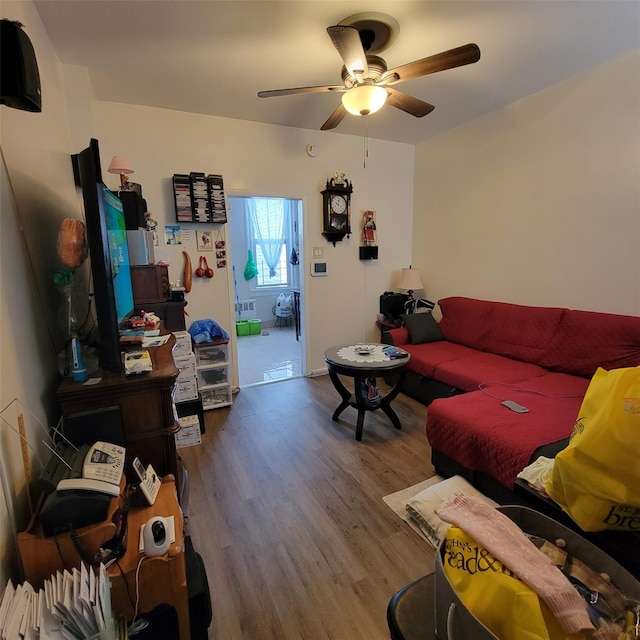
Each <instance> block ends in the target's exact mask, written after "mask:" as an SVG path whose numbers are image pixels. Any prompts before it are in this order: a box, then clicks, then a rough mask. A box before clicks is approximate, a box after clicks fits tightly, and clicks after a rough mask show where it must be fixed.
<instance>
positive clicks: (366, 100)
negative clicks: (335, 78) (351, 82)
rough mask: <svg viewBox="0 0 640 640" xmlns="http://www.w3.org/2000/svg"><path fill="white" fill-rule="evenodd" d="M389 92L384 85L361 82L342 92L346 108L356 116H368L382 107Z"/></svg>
mask: <svg viewBox="0 0 640 640" xmlns="http://www.w3.org/2000/svg"><path fill="white" fill-rule="evenodd" d="M386 99H387V92H386V91H385V90H384V89H383V88H382V87H377V86H375V85H372V84H361V85H359V86H357V87H353V89H349V91H347V92H346V93H343V94H342V104H343V105H344V108H345V109H346V110H347V111H348V112H349V113H351V114H353V115H354V116H366V115H369V114H370V113H375V112H376V111H378V110H379V109H381V108H382V105H384V103H385V101H386Z"/></svg>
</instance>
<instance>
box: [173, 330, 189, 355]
mask: <svg viewBox="0 0 640 640" xmlns="http://www.w3.org/2000/svg"><path fill="white" fill-rule="evenodd" d="M173 335H174V337H175V339H176V346H175V347H174V348H173V357H174V358H175V357H176V356H188V355H189V354H191V353H193V347H192V346H191V334H190V333H189V332H188V331H174V332H173Z"/></svg>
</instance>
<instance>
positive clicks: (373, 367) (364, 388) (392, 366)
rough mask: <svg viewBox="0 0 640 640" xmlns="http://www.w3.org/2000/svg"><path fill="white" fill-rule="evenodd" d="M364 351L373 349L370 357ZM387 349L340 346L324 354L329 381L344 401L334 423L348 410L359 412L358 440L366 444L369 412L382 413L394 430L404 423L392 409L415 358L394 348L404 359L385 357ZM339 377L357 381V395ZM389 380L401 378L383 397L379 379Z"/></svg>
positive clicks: (385, 346) (370, 345)
mask: <svg viewBox="0 0 640 640" xmlns="http://www.w3.org/2000/svg"><path fill="white" fill-rule="evenodd" d="M364 347H368V348H369V350H368V351H369V352H368V353H364V351H365V349H364ZM385 348H387V349H388V348H390V347H389V345H385V344H378V343H367V344H366V345H339V346H336V347H331V348H330V349H327V350H326V351H325V352H324V361H325V362H326V363H327V369H328V370H329V377H330V378H331V382H333V386H334V387H335V388H336V391H337V392H338V393H339V394H340V396H341V398H342V402H341V403H340V405H339V406H338V408H337V409H336V410H335V411H334V412H333V416H332V417H333V420H334V421H337V420H338V417H339V416H340V414H341V413H342V412H343V411H344V410H345V409H346V408H347V407H354V408H355V409H357V410H358V421H357V423H356V440H362V427H363V425H364V414H365V412H366V411H375V410H376V409H382V411H383V412H384V413H385V414H386V415H387V416H388V417H389V419H390V420H391V422H392V423H393V426H394V427H395V428H396V429H400V419H399V418H398V416H397V415H396V412H395V411H394V410H393V409H392V408H391V402H392V400H393V399H394V398H395V397H396V396H397V395H398V393H399V392H400V386H401V384H402V380H403V379H404V374H405V371H406V367H407V362H409V358H410V357H411V356H410V355H409V354H408V353H407V352H406V351H403V350H402V349H397V348H395V347H394V348H395V349H396V351H398V352H401V353H402V355H403V357H401V358H394V359H391V358H389V357H388V356H387V355H386V354H385V351H384V350H385ZM405 354H406V355H405ZM339 375H343V376H348V377H351V378H353V379H354V392H353V393H351V391H349V390H348V389H347V388H346V387H345V386H344V384H342V381H341V380H340V378H339V377H338V376H339ZM387 376H398V377H397V379H396V381H395V383H394V384H393V386H392V387H391V389H390V390H389V391H388V392H387V393H386V394H385V395H382V394H381V393H380V391H379V389H378V387H377V384H376V378H378V377H387Z"/></svg>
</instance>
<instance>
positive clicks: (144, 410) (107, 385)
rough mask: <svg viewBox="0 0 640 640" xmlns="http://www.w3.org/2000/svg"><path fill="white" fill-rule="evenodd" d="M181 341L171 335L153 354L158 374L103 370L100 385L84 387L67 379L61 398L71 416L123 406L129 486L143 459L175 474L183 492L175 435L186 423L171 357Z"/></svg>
mask: <svg viewBox="0 0 640 640" xmlns="http://www.w3.org/2000/svg"><path fill="white" fill-rule="evenodd" d="M175 342H176V341H175V338H174V336H173V335H170V337H169V340H168V342H167V343H166V344H164V345H162V346H161V347H151V348H150V349H149V350H148V351H149V353H150V355H151V360H152V362H153V371H149V372H147V373H142V374H139V375H132V376H125V375H124V374H116V373H108V372H103V377H102V379H101V380H100V382H98V383H97V384H80V383H78V382H74V381H73V380H72V379H71V378H65V379H64V380H63V381H62V383H61V384H60V386H59V387H58V391H57V395H58V402H59V403H60V409H61V411H62V415H63V416H65V417H66V416H70V415H72V414H76V413H80V412H87V411H93V410H96V409H101V408H104V407H112V406H117V407H119V408H120V413H121V416H122V426H123V429H124V439H125V448H126V460H127V464H126V467H125V473H126V475H127V479H128V480H129V482H133V481H134V480H135V476H133V471H132V468H131V461H132V460H133V459H134V458H135V457H136V456H137V457H139V458H140V460H141V462H142V463H143V464H144V466H145V467H146V466H147V465H148V464H152V465H153V468H154V469H155V471H156V473H157V474H158V475H159V476H166V475H168V474H172V475H173V476H174V477H175V478H176V483H177V484H178V491H179V490H180V487H179V485H180V478H181V473H179V469H178V456H177V453H176V443H175V437H174V436H175V433H176V432H177V431H178V430H179V429H180V424H179V422H178V417H177V414H176V410H175V405H174V402H173V394H174V388H175V382H176V379H177V377H178V369H176V367H175V365H174V363H173V356H172V354H171V352H172V349H173V347H174V345H175ZM88 423H89V424H90V419H89V420H88ZM87 428H90V426H89V427H87ZM103 439H104V438H103Z"/></svg>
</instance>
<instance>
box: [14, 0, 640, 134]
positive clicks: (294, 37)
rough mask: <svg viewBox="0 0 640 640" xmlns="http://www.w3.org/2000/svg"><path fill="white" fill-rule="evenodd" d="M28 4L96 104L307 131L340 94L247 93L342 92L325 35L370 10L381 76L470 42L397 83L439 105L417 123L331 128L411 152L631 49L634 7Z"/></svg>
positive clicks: (492, 2) (615, 3)
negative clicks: (381, 32)
mask: <svg viewBox="0 0 640 640" xmlns="http://www.w3.org/2000/svg"><path fill="white" fill-rule="evenodd" d="M35 6H36V8H37V10H38V12H39V14H40V16H41V18H42V21H43V23H44V25H45V28H46V30H47V32H48V34H49V37H50V39H51V41H52V43H53V46H54V47H55V49H56V51H57V53H58V55H59V58H60V61H61V62H63V63H67V64H73V65H81V66H85V67H88V69H89V74H90V77H91V81H92V83H93V88H94V91H95V95H96V98H97V99H98V100H106V101H113V102H123V103H131V104H139V105H148V106H155V107H163V108H167V109H176V110H180V111H187V112H193V113H202V114H210V115H216V116H225V117H229V118H239V119H242V120H253V121H256V122H265V123H272V124H280V125H287V126H292V127H301V128H305V129H320V126H321V125H322V123H323V122H324V121H325V120H326V119H327V118H328V116H329V115H330V114H331V112H332V111H333V110H334V109H335V107H337V106H338V104H339V100H340V97H339V95H336V94H329V93H322V94H307V95H295V96H284V97H275V98H258V97H257V95H256V94H257V92H258V91H260V90H266V89H281V88H288V87H299V86H309V85H324V84H341V80H340V71H341V67H342V61H341V59H340V57H339V55H338V53H337V51H336V50H335V48H334V47H333V45H332V43H331V40H330V38H329V36H328V35H327V32H326V28H327V27H328V26H330V25H335V24H338V23H339V22H340V21H342V20H343V19H344V18H346V17H348V16H350V15H352V14H355V13H360V12H365V11H376V12H382V13H386V14H388V15H391V16H392V17H393V18H395V19H396V20H397V21H398V23H399V25H400V31H399V34H398V37H397V39H396V40H395V42H394V43H393V44H392V45H391V46H390V47H389V48H388V49H387V50H386V51H384V52H382V53H381V54H380V55H381V56H382V57H383V58H384V59H385V60H386V62H387V64H388V67H389V68H391V67H396V66H398V65H401V64H405V63H407V62H411V61H413V60H416V59H419V58H424V57H426V56H429V55H432V54H435V53H439V52H441V51H444V50H447V49H452V48H454V47H457V46H460V45H463V44H467V43H469V42H475V43H476V44H478V46H479V47H480V51H481V59H480V61H479V62H477V63H476V64H472V65H469V66H466V67H460V68H458V69H451V70H448V71H443V72H441V73H437V74H434V75H429V76H425V77H422V78H417V79H414V80H411V81H408V82H406V83H404V84H401V85H398V86H397V87H396V88H398V89H400V90H402V91H405V92H407V93H410V94H412V95H415V96H417V97H418V98H421V99H422V100H425V101H426V102H429V103H431V104H433V105H435V107H436V108H435V110H434V111H433V112H432V113H431V114H429V115H427V116H425V117H424V118H419V119H418V118H414V117H412V116H410V115H408V114H406V113H404V112H402V111H399V110H397V109H394V108H392V107H390V106H385V107H384V108H383V109H382V110H381V111H380V112H378V113H376V114H373V115H371V116H368V117H367V118H361V117H356V116H347V117H346V118H345V119H344V120H343V121H342V123H341V124H340V125H339V126H338V128H337V129H335V131H336V132H338V133H345V134H352V135H358V136H361V135H362V134H363V131H364V126H363V124H364V123H363V121H364V120H367V121H368V135H369V137H371V138H377V139H383V140H393V141H398V142H404V143H411V144H415V143H418V142H420V141H422V140H424V139H426V138H428V137H430V136H432V135H435V134H437V133H440V132H442V131H444V130H446V129H449V128H452V127H455V126H458V125H460V124H462V123H464V122H466V121H468V120H471V119H473V118H476V117H478V116H480V115H482V114H484V113H487V112H489V111H492V110H494V109H497V108H500V107H502V106H503V105H505V104H508V103H510V102H513V101H514V100H517V99H519V98H522V97H524V96H526V95H528V94H531V93H534V92H536V91H539V90H540V89H543V88H545V87H547V86H550V85H552V84H555V83H557V82H560V81H562V80H564V79H566V78H568V77H570V76H573V75H576V74H578V73H580V72H582V71H584V70H586V69H589V68H591V67H593V66H596V65H598V64H601V63H603V62H606V61H607V60H610V59H612V58H614V57H616V56H619V55H621V54H622V53H625V52H626V51H629V50H631V49H635V48H638V47H640V2H638V1H636V0H631V1H629V0H622V1H620V0H595V1H594V0H587V1H584V0H523V1H512V0H483V1H481V0H443V1H430V0H428V1H393V2H376V1H369V2H361V1H349V0H346V1H340V2H334V1H329V0H328V1H323V0H320V1H314V0H303V1H297V0H285V1H272V0H256V1H245V0H229V1H218V0H199V1H191V0H124V1H121V0H35ZM25 28H26V31H27V33H28V32H29V25H26V26H25ZM36 54H37V52H36ZM639 74H640V69H639ZM637 81H638V78H635V79H632V78H630V82H637ZM44 99H45V100H46V96H45V97H44Z"/></svg>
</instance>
